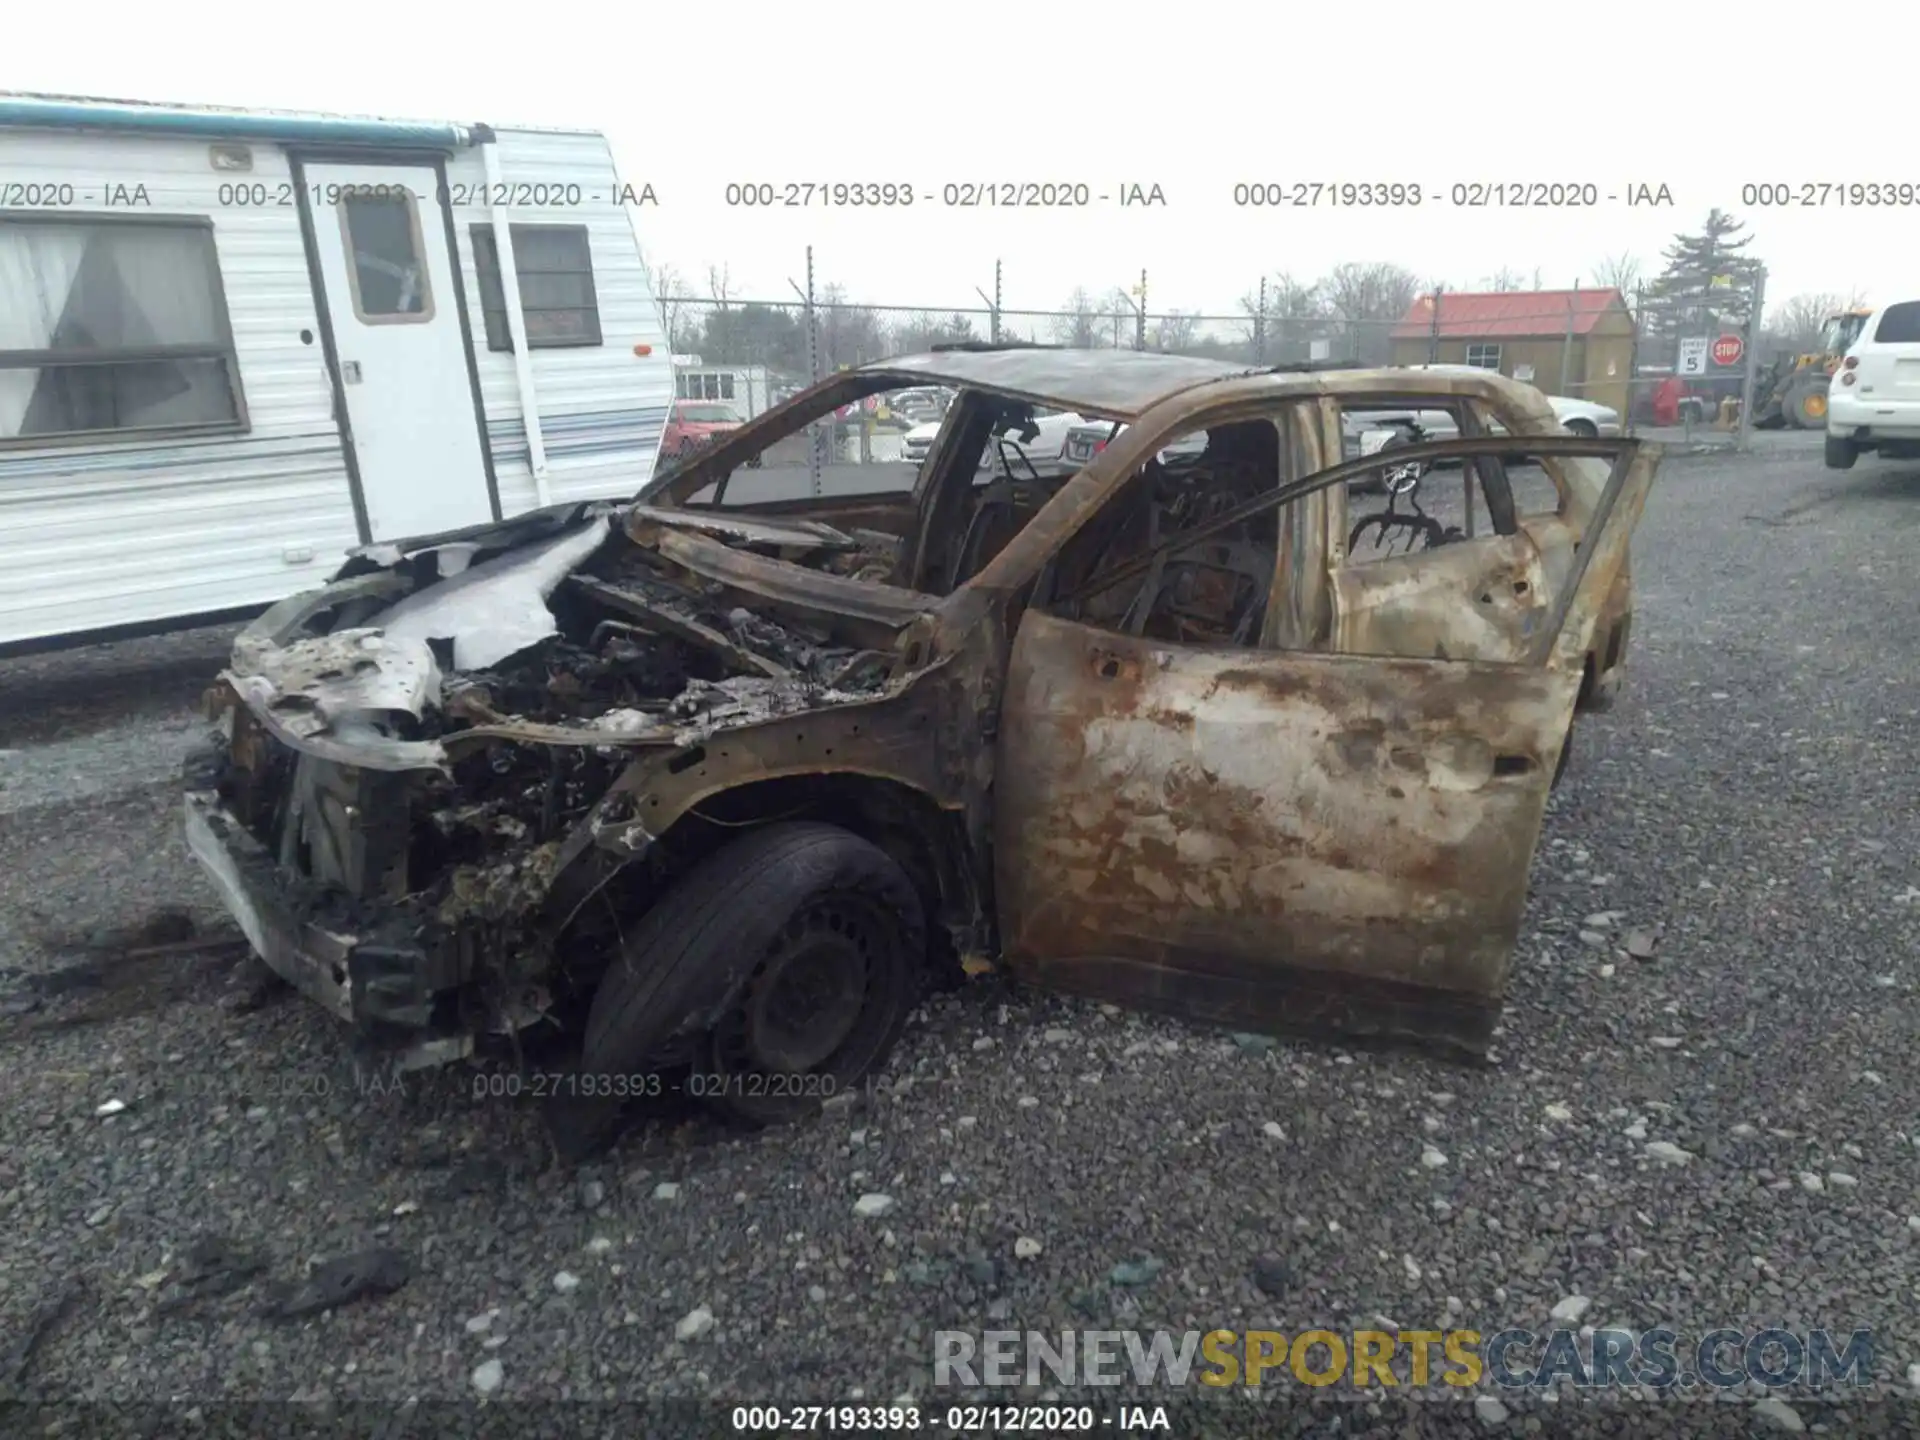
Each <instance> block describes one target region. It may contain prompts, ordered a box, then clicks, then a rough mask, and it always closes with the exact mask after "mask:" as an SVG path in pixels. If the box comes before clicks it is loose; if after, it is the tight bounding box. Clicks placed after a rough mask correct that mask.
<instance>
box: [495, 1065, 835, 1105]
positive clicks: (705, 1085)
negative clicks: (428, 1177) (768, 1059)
mask: <svg viewBox="0 0 1920 1440" xmlns="http://www.w3.org/2000/svg"><path fill="white" fill-rule="evenodd" d="M838 1088H839V1081H838V1080H837V1079H835V1077H834V1076H832V1075H830V1074H819V1075H816V1074H794V1075H789V1074H771V1073H770V1074H761V1073H755V1072H740V1073H732V1072H714V1073H703V1072H701V1071H697V1070H696V1071H694V1072H692V1073H690V1074H688V1073H676V1072H667V1073H662V1072H660V1071H657V1070H643V1071H637V1072H635V1073H633V1074H612V1073H606V1072H601V1071H585V1070H580V1071H576V1070H528V1071H512V1070H502V1071H491V1072H487V1073H482V1074H476V1075H474V1076H473V1078H472V1080H471V1082H470V1084H469V1086H468V1094H469V1096H470V1097H471V1098H472V1099H475V1100H519V1099H527V1100H549V1099H552V1100H575V1099H578V1100H645V1099H652V1098H654V1097H656V1096H662V1095H684V1096H687V1097H689V1098H691V1099H696V1100H699V1099H712V1098H716V1097H722V1096H732V1097H734V1098H736V1099H741V1098H744V1099H754V1100H806V1099H814V1100H830V1099H832V1098H833V1096H834V1094H835V1092H836V1091H837V1090H838Z"/></svg>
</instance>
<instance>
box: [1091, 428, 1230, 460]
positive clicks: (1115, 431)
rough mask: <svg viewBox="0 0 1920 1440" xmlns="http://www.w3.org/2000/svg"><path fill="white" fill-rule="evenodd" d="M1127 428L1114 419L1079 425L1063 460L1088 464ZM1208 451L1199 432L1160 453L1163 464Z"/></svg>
mask: <svg viewBox="0 0 1920 1440" xmlns="http://www.w3.org/2000/svg"><path fill="white" fill-rule="evenodd" d="M1126 428H1127V427H1126V426H1124V425H1119V426H1116V425H1115V424H1114V422H1113V421H1111V420H1088V421H1086V422H1085V423H1084V424H1081V425H1076V426H1074V428H1073V429H1071V430H1069V431H1068V432H1067V447H1066V449H1065V450H1063V451H1062V452H1061V455H1060V458H1061V459H1062V460H1065V461H1066V462H1067V463H1068V464H1069V465H1088V464H1091V463H1092V461H1093V457H1094V456H1096V455H1098V454H1099V453H1100V452H1101V451H1102V450H1104V449H1106V448H1107V445H1108V443H1109V441H1111V440H1115V439H1118V438H1119V435H1120V432H1121V431H1122V430H1125V429H1126ZM1206 448H1207V433H1206V431H1204V430H1197V431H1195V432H1194V433H1193V434H1191V435H1183V436H1181V437H1180V438H1179V439H1178V440H1176V441H1174V442H1173V444H1171V445H1169V446H1167V448H1166V449H1164V450H1162V451H1161V452H1160V454H1159V457H1158V458H1159V460H1160V463H1161V464H1163V465H1164V464H1166V462H1167V461H1168V460H1169V459H1173V458H1185V457H1190V456H1194V455H1198V454H1199V453H1200V452H1201V451H1203V450H1205V449H1206Z"/></svg>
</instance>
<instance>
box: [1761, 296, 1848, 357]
mask: <svg viewBox="0 0 1920 1440" xmlns="http://www.w3.org/2000/svg"><path fill="white" fill-rule="evenodd" d="M1856 303H1858V301H1857V299H1855V298H1850V297H1848V296H1844V295H1840V294H1837V293H1834V292H1831V291H1827V292H1821V293H1818V294H1812V295H1795V296H1794V297H1793V298H1792V299H1791V300H1788V301H1785V302H1784V303H1783V304H1781V305H1780V307H1779V308H1778V309H1776V310H1774V311H1773V312H1772V313H1771V314H1770V315H1768V316H1767V319H1766V325H1765V327H1764V329H1765V332H1766V337H1767V340H1768V341H1769V342H1770V345H1771V346H1777V347H1778V348H1780V349H1783V350H1791V351H1793V352H1794V353H1795V354H1805V353H1808V352H1810V351H1812V350H1813V349H1814V347H1815V346H1817V345H1818V344H1819V343H1820V332H1821V330H1822V329H1824V328H1825V326H1826V323H1827V317H1828V316H1830V315H1833V314H1835V313H1837V312H1838V311H1841V310H1844V309H1846V308H1847V307H1848V305H1850V304H1856Z"/></svg>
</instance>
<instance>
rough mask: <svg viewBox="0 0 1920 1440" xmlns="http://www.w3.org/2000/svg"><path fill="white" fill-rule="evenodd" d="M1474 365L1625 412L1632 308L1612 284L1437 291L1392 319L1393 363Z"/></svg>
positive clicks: (1631, 362)
mask: <svg viewBox="0 0 1920 1440" xmlns="http://www.w3.org/2000/svg"><path fill="white" fill-rule="evenodd" d="M1430 362H1437V363H1439V364H1442V365H1475V366H1479V367H1481V368H1483V369H1487V370H1498V371H1499V372H1500V373H1501V374H1502V375H1509V376H1512V377H1513V378H1514V379H1517V380H1525V381H1527V382H1528V383H1530V384H1533V385H1537V386H1539V387H1540V389H1542V390H1544V391H1546V392H1547V393H1548V394H1549V395H1571V396H1574V397H1576V398H1578V399H1581V400H1592V401H1595V402H1596V403H1598V404H1601V405H1610V406H1612V407H1613V408H1614V409H1615V410H1618V411H1619V412H1620V413H1621V414H1622V415H1625V414H1626V413H1627V397H1628V394H1629V390H1630V386H1629V383H1628V382H1629V380H1630V379H1631V377H1632V373H1633V316H1632V314H1631V313H1630V312H1629V311H1628V309H1627V302H1626V298H1625V297H1624V296H1623V295H1621V293H1620V292H1619V291H1618V290H1611V289H1601V290H1518V291H1513V290H1509V291H1499V292H1482V293H1473V292H1469V291H1445V290H1443V291H1441V292H1440V296H1439V304H1438V307H1437V310H1436V306H1435V303H1434V297H1433V296H1432V295H1422V296H1421V297H1420V298H1419V299H1417V300H1415V301H1414V302H1413V304H1412V306H1411V307H1410V308H1409V309H1408V310H1407V313H1406V314H1405V315H1404V316H1403V317H1401V320H1400V323H1399V324H1398V325H1396V326H1394V327H1393V363H1394V364H1396V365H1425V364H1428V363H1430Z"/></svg>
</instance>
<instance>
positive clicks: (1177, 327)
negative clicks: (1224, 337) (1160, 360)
mask: <svg viewBox="0 0 1920 1440" xmlns="http://www.w3.org/2000/svg"><path fill="white" fill-rule="evenodd" d="M1199 333H1200V317H1199V316H1198V315H1188V314H1185V313H1183V312H1182V311H1179V310H1169V311H1168V312H1167V313H1166V314H1164V315H1162V316H1160V317H1158V318H1157V319H1156V320H1155V321H1154V324H1153V330H1152V331H1151V333H1150V335H1149V337H1148V339H1149V343H1151V344H1152V346H1153V348H1154V349H1156V350H1175V351H1178V350H1188V349H1191V348H1192V347H1193V342H1194V340H1195V338H1196V337H1197V336H1198V335H1199Z"/></svg>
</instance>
